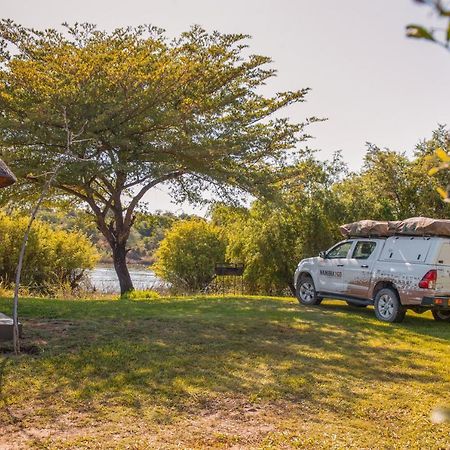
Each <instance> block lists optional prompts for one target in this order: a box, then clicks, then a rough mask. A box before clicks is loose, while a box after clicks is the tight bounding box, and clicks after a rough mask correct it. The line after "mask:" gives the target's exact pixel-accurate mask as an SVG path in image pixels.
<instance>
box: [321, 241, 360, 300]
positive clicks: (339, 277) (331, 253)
mask: <svg viewBox="0 0 450 450" xmlns="http://www.w3.org/2000/svg"><path fill="white" fill-rule="evenodd" d="M352 247H353V241H345V242H340V243H339V244H337V245H335V246H334V247H332V248H331V249H330V250H328V251H327V252H326V255H325V258H321V259H320V260H319V262H318V280H319V285H318V286H316V289H317V290H318V291H320V292H329V293H333V294H340V293H342V291H343V288H344V285H343V278H344V271H343V269H344V266H345V262H346V260H347V258H348V255H349V252H350V250H351V249H352Z"/></svg>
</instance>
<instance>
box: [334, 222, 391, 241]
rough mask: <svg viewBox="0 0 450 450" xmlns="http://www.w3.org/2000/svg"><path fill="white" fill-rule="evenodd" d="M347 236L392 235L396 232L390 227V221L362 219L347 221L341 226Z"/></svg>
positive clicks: (342, 231)
mask: <svg viewBox="0 0 450 450" xmlns="http://www.w3.org/2000/svg"><path fill="white" fill-rule="evenodd" d="M339 229H340V230H341V233H342V234H343V235H344V236H345V237H347V238H348V237H363V236H383V237H387V236H392V235H393V234H394V233H393V232H392V231H391V230H390V229H389V224H388V222H382V221H378V220H360V221H359V222H353V223H347V224H345V225H342V226H340V227H339Z"/></svg>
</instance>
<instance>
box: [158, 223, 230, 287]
mask: <svg viewBox="0 0 450 450" xmlns="http://www.w3.org/2000/svg"><path fill="white" fill-rule="evenodd" d="M225 248H226V244H225V240H224V238H223V236H222V233H221V230H220V229H219V228H218V227H216V226H214V225H211V224H209V223H207V222H206V221H204V220H200V219H191V220H185V221H180V222H176V223H175V224H174V225H173V226H172V228H171V229H170V230H169V231H168V232H167V234H166V237H165V238H164V239H163V240H162V241H161V244H160V246H159V248H158V250H157V251H156V254H155V257H156V263H155V264H154V265H153V266H152V269H153V270H154V271H155V273H156V275H158V276H159V277H161V278H162V279H163V280H165V281H167V282H169V283H170V284H171V285H172V286H173V288H175V290H183V291H189V292H195V291H198V290H200V289H202V288H204V287H206V286H207V285H208V284H209V283H210V282H211V281H212V279H213V277H214V268H215V265H216V264H217V263H221V262H223V261H224V259H225Z"/></svg>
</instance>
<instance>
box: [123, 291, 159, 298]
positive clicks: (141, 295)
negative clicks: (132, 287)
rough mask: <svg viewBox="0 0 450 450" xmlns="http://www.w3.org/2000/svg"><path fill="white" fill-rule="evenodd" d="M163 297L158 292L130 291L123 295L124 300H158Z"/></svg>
mask: <svg viewBox="0 0 450 450" xmlns="http://www.w3.org/2000/svg"><path fill="white" fill-rule="evenodd" d="M160 297H161V296H160V295H159V294H158V293H157V292H156V291H151V290H150V291H129V292H125V294H122V295H121V296H120V298H121V299H122V300H156V299H157V298H160Z"/></svg>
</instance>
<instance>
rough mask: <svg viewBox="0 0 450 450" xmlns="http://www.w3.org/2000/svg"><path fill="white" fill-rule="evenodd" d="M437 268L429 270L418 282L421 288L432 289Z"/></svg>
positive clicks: (434, 284) (434, 285)
mask: <svg viewBox="0 0 450 450" xmlns="http://www.w3.org/2000/svg"><path fill="white" fill-rule="evenodd" d="M436 280H437V270H429V271H428V272H427V273H426V274H425V275H424V276H423V278H422V279H421V280H420V282H419V287H420V288H422V289H434V288H435V287H436Z"/></svg>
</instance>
